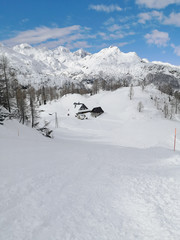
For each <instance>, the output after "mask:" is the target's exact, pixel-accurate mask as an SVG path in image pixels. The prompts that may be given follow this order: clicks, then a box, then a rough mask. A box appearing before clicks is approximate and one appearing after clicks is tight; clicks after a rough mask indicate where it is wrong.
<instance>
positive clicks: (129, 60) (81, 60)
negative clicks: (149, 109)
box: [0, 44, 180, 89]
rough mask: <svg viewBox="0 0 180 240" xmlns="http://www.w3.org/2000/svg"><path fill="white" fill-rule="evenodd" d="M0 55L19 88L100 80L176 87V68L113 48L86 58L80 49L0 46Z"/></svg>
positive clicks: (178, 84)
mask: <svg viewBox="0 0 180 240" xmlns="http://www.w3.org/2000/svg"><path fill="white" fill-rule="evenodd" d="M2 55H3V56H6V57H7V58H8V61H9V64H10V66H11V67H13V68H14V69H15V71H16V76H17V79H18V80H19V82H20V83H21V84H32V85H34V86H38V85H41V84H46V85H50V86H51V85H57V86H61V85H62V84H63V83H64V82H65V81H73V82H74V83H79V82H82V83H84V84H88V83H92V82H93V80H95V79H96V80H98V79H104V80H106V81H108V80H113V81H123V80H126V81H129V82H132V83H134V84H137V83H139V82H142V81H146V82H147V83H152V82H153V83H154V84H155V85H162V84H166V85H167V84H170V85H171V86H172V87H173V88H175V89H178V88H179V87H180V66H174V65H171V64H168V63H162V62H149V61H148V60H147V59H141V58H140V57H139V56H138V55H137V54H136V53H135V52H129V53H123V52H121V51H120V49H119V48H118V47H115V46H113V47H109V48H104V49H102V50H101V51H99V52H98V53H94V54H90V53H88V52H86V51H84V50H83V49H79V50H78V51H76V52H71V51H70V50H69V49H67V48H65V47H62V46H59V47H58V48H56V49H53V50H50V49H46V48H37V47H32V46H30V45H29V44H20V45H17V46H14V47H12V48H10V47H6V46H4V45H0V56H2Z"/></svg>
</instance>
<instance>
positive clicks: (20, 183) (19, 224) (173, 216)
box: [0, 88, 180, 240]
mask: <svg viewBox="0 0 180 240" xmlns="http://www.w3.org/2000/svg"><path fill="white" fill-rule="evenodd" d="M154 91H155V90H154ZM134 92H135V94H134V98H133V100H131V101H130V100H129V98H128V89H126V88H123V89H119V90H117V91H115V92H112V93H111V92H108V93H107V92H102V93H100V94H98V95H95V96H91V97H89V96H86V97H83V96H79V95H68V96H64V97H63V98H62V99H61V100H60V101H57V102H52V103H51V104H48V105H46V106H42V109H43V110H45V111H44V112H43V113H42V114H41V117H42V124H43V122H44V121H47V120H50V121H51V123H50V127H52V128H53V129H54V139H48V138H45V137H43V136H41V135H40V134H39V133H38V132H37V131H36V130H34V129H33V130H32V129H30V128H28V127H26V126H22V125H20V124H19V123H17V122H16V121H6V123H5V125H4V126H0V149H1V154H0V156H1V157H0V216H1V217H0V239H3V240H24V239H26V240H55V239H56V240H70V239H71V240H75V239H77V240H105V239H106V240H120V239H123V240H135V239H138V240H162V239H163V240H179V239H180V227H179V226H180V174H179V172H180V151H179V150H180V136H179V132H180V123H179V121H178V119H176V120H171V121H170V120H167V119H164V118H163V115H162V113H161V112H159V111H158V110H156V108H155V107H154V104H153V102H151V100H150V99H149V94H148V90H146V91H145V92H141V90H140V89H138V88H135V89H134ZM151 93H152V89H151ZM139 101H142V102H143V105H144V110H143V112H142V113H139V112H138V111H137V103H138V102H139ZM73 102H83V103H85V104H86V105H87V106H88V107H89V108H92V107H94V106H101V107H102V108H103V110H104V111H105V113H104V114H103V115H101V116H100V117H99V118H91V117H89V119H87V120H83V121H81V120H78V119H77V118H75V117H74V114H75V112H76V111H77V109H75V108H74V106H73ZM68 109H69V111H68ZM54 112H57V115H58V120H59V128H54V117H55V114H53V115H49V113H54ZM68 112H69V114H70V116H67V113H68ZM175 127H176V128H177V150H176V152H174V151H173V137H174V128H175Z"/></svg>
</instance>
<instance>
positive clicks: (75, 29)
mask: <svg viewBox="0 0 180 240" xmlns="http://www.w3.org/2000/svg"><path fill="white" fill-rule="evenodd" d="M83 30H84V31H86V29H82V28H81V26H79V25H74V26H70V27H65V28H48V27H44V26H43V27H38V28H35V29H34V30H27V31H24V32H20V33H18V34H17V36H16V37H14V38H10V39H7V40H4V41H3V43H4V44H6V45H10V46H12V45H16V44H20V43H29V44H39V43H42V42H46V41H49V40H58V39H62V38H69V37H70V36H72V35H77V34H79V33H80V32H82V31H83Z"/></svg>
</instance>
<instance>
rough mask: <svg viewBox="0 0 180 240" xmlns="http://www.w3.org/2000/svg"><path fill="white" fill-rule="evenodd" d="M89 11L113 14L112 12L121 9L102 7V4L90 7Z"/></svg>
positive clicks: (109, 6)
mask: <svg viewBox="0 0 180 240" xmlns="http://www.w3.org/2000/svg"><path fill="white" fill-rule="evenodd" d="M89 9H92V10H95V11H98V12H106V13H110V12H114V11H122V8H120V7H119V6H118V5H115V4H111V5H104V4H99V5H90V6H89Z"/></svg>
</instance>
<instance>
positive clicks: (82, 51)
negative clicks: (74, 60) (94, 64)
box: [73, 48, 91, 58]
mask: <svg viewBox="0 0 180 240" xmlns="http://www.w3.org/2000/svg"><path fill="white" fill-rule="evenodd" d="M73 55H75V56H78V57H81V58H84V57H86V56H90V55H91V54H90V53H88V52H86V51H85V50H84V49H82V48H81V49H79V50H77V51H76V52H74V53H73Z"/></svg>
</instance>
